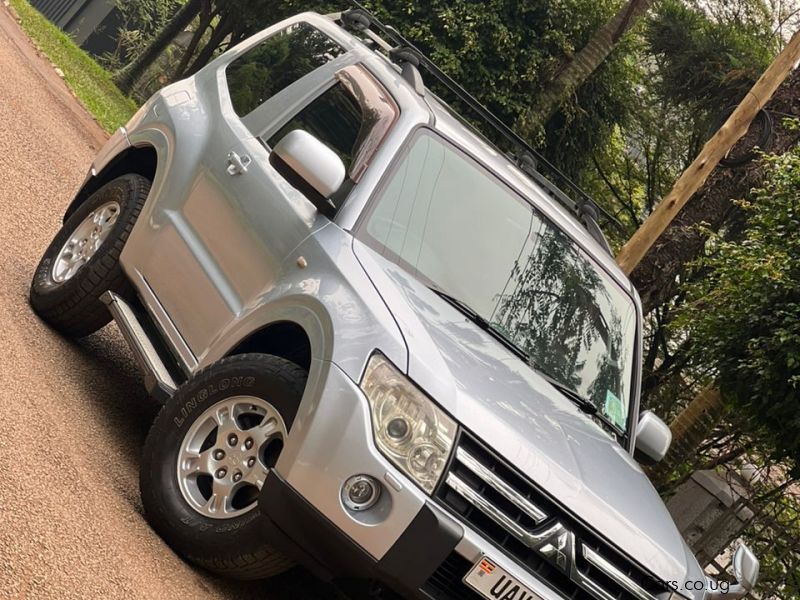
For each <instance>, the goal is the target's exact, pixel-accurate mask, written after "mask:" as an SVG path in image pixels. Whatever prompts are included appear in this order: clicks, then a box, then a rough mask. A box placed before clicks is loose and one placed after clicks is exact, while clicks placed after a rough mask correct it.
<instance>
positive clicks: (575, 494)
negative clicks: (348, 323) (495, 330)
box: [354, 241, 702, 582]
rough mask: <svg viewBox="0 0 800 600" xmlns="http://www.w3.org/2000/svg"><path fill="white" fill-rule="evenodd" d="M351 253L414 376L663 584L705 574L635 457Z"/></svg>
mask: <svg viewBox="0 0 800 600" xmlns="http://www.w3.org/2000/svg"><path fill="white" fill-rule="evenodd" d="M354 251H355V252H356V255H357V256H358V258H359V262H361V264H362V266H363V267H364V269H365V270H366V271H367V274H368V275H369V277H370V279H371V280H372V281H373V283H374V284H375V286H376V288H377V289H378V291H379V292H380V294H381V296H382V297H383V299H384V301H385V302H386V304H387V306H388V307H389V310H390V311H391V312H392V314H393V315H394V317H395V319H396V321H397V324H398V326H399V328H400V330H401V332H402V335H403V337H404V338H405V341H406V344H407V346H408V376H409V377H410V378H411V379H412V380H413V381H414V382H415V383H416V384H417V385H419V386H420V387H421V388H422V389H424V390H425V391H426V392H427V393H428V394H429V395H430V396H431V397H432V398H434V399H435V400H436V402H437V403H439V404H440V405H441V406H442V407H443V408H445V409H446V410H447V411H448V412H449V413H450V414H452V415H454V416H455V417H456V419H457V420H458V421H459V422H460V424H461V425H462V426H464V427H465V428H466V429H468V430H470V431H471V432H472V433H473V434H475V435H476V436H477V437H478V438H480V439H481V440H483V441H484V443H486V444H487V445H489V446H490V447H492V448H493V449H494V450H495V451H496V452H497V453H499V454H500V455H501V456H503V457H504V458H505V459H506V460H507V461H509V462H510V463H511V464H513V465H514V466H516V467H517V469H519V470H520V471H521V472H522V473H524V474H525V475H526V476H527V477H529V478H530V479H531V480H532V481H533V482H535V483H536V484H537V485H538V486H539V487H541V488H542V489H543V490H546V492H548V493H549V494H550V495H551V496H552V497H553V498H554V499H556V500H557V501H558V502H559V503H560V504H561V505H562V506H563V507H564V508H565V509H567V510H568V511H569V512H571V513H572V514H573V515H574V516H575V517H576V518H577V519H579V520H580V521H582V522H584V523H585V524H586V525H587V526H588V527H589V528H591V529H593V530H594V531H596V532H597V533H598V534H600V535H601V536H603V537H604V538H605V539H607V540H608V541H609V542H610V543H612V544H613V545H615V546H616V547H617V548H619V549H620V550H622V551H623V552H624V553H626V554H627V555H628V556H629V557H632V558H633V559H634V560H635V561H636V562H638V563H639V564H640V565H641V566H642V567H644V568H645V569H647V570H649V571H650V572H651V573H653V574H654V575H656V576H657V577H659V578H661V579H662V580H664V581H675V582H684V581H686V580H687V579H688V578H695V577H702V571H701V570H700V567H699V565H698V564H697V561H696V560H695V559H694V557H692V556H691V554H689V553H687V550H686V546H685V544H684V541H683V539H682V537H681V535H680V533H679V532H678V530H677V528H676V526H675V523H674V521H673V520H672V517H671V516H670V515H669V513H668V512H667V509H666V507H665V506H664V503H663V502H662V500H661V498H660V497H659V496H658V494H657V493H656V491H655V489H654V488H653V486H652V484H651V483H650V481H649V480H648V478H647V476H646V475H645V474H644V473H643V472H642V470H641V468H640V467H639V465H638V464H637V463H636V461H634V460H633V458H632V457H631V456H630V455H629V454H628V453H627V452H626V451H625V450H624V449H623V448H622V447H620V446H619V444H617V443H616V442H615V441H614V440H612V439H611V437H610V436H609V435H608V434H607V433H606V432H605V431H604V430H603V429H602V428H601V427H600V426H599V425H597V424H596V423H595V422H594V421H593V420H592V419H590V418H589V417H588V416H587V415H585V414H584V413H582V412H581V411H580V410H579V409H578V408H577V406H576V405H575V404H574V403H573V402H571V401H570V400H569V399H567V398H566V397H565V396H564V395H563V394H561V393H560V392H559V391H558V390H556V388H554V387H553V386H552V385H550V384H549V383H548V382H547V381H546V380H545V379H543V378H542V377H541V376H539V375H538V374H537V373H536V372H535V371H534V370H533V369H531V368H530V367H529V366H528V365H526V364H525V363H524V362H523V361H521V360H520V359H519V358H518V357H517V356H516V355H514V354H513V353H511V352H509V351H508V349H507V348H505V347H504V346H503V345H502V344H500V343H499V342H497V341H496V340H495V339H494V338H493V337H491V336H490V335H488V334H487V333H486V332H484V331H483V330H481V329H480V328H479V327H477V326H475V325H474V324H473V323H472V322H471V321H470V320H468V319H466V318H465V316H464V315H463V314H462V313H461V312H460V311H458V310H456V309H455V308H453V307H452V306H451V305H450V304H449V303H447V302H445V301H444V300H442V299H441V298H439V297H438V296H437V295H436V294H435V293H433V292H431V291H430V290H429V289H428V288H427V287H425V286H424V285H422V284H421V283H420V282H419V281H417V280H416V279H415V278H414V277H412V276H411V275H409V274H408V272H406V271H405V270H403V269H401V268H400V267H398V266H396V265H394V264H393V263H391V262H389V261H387V260H385V259H383V258H382V257H381V256H379V255H378V254H377V253H375V252H373V251H372V250H371V249H369V248H368V247H367V246H364V245H363V244H361V243H360V242H358V241H356V242H355V245H354Z"/></svg>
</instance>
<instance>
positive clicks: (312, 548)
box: [259, 471, 463, 598]
mask: <svg viewBox="0 0 800 600" xmlns="http://www.w3.org/2000/svg"><path fill="white" fill-rule="evenodd" d="M259 506H260V509H261V514H262V517H263V518H262V523H263V526H264V528H265V533H266V535H267V538H268V539H269V540H270V542H271V543H272V545H274V546H275V548H276V549H277V550H279V551H281V552H282V553H283V554H285V555H286V556H288V557H290V558H292V559H293V560H295V561H297V562H299V563H300V564H303V565H304V566H306V567H307V568H309V569H310V570H312V571H313V572H314V573H315V574H316V575H317V576H319V577H321V578H323V579H331V578H336V579H361V580H378V581H382V582H385V583H386V584H387V585H388V586H389V587H390V588H391V589H393V590H395V591H397V592H400V593H402V594H403V597H404V598H430V597H431V596H429V595H426V594H425V593H424V592H423V588H425V586H426V584H427V582H428V581H429V580H430V579H431V577H432V576H433V575H434V572H435V571H436V570H437V569H438V568H439V566H440V565H441V564H443V563H444V562H445V561H446V560H447V559H448V557H449V556H450V555H451V554H452V553H453V551H454V549H455V547H456V545H457V544H458V543H459V541H460V540H461V538H462V536H463V529H462V528H461V527H460V526H459V525H458V524H457V523H456V522H455V521H454V520H453V519H452V518H450V517H449V516H447V515H445V514H444V513H443V512H442V511H441V510H440V509H438V508H437V507H436V506H434V505H433V504H430V503H428V504H426V505H425V506H423V507H422V509H421V510H420V511H419V513H417V516H416V517H414V519H413V520H412V521H411V524H410V525H409V526H408V528H407V529H406V530H405V532H403V534H402V535H401V536H400V539H398V540H397V542H395V544H394V546H392V548H391V549H390V550H389V552H387V553H386V554H385V555H384V556H383V557H382V558H380V559H376V558H375V557H373V556H371V555H370V554H369V553H368V552H366V551H365V550H364V549H363V548H362V547H360V546H359V545H358V544H356V543H355V542H354V541H353V540H352V539H350V538H349V537H348V536H347V535H345V534H344V533H343V532H342V531H341V530H340V529H338V528H337V527H336V526H335V525H334V524H333V523H331V522H330V521H329V520H328V519H326V518H325V517H324V516H323V515H322V514H320V512H319V511H318V510H316V509H315V508H314V507H313V506H312V505H311V504H309V503H308V502H307V501H306V500H305V499H304V498H303V497H302V496H301V495H300V494H298V493H297V492H296V491H295V490H293V489H292V488H291V487H290V486H289V485H288V484H287V483H286V482H285V481H284V480H283V479H282V478H281V477H280V475H278V474H277V473H275V472H274V471H273V472H271V473H270V474H269V476H268V477H267V481H266V483H265V484H264V487H263V488H262V490H261V498H260V503H259ZM459 597H460V596H459Z"/></svg>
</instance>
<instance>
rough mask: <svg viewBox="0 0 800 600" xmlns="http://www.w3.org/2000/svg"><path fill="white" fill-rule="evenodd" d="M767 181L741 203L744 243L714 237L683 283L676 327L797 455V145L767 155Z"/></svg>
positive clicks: (772, 436)
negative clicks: (694, 275) (693, 275)
mask: <svg viewBox="0 0 800 600" xmlns="http://www.w3.org/2000/svg"><path fill="white" fill-rule="evenodd" d="M765 160H766V162H767V165H768V168H769V177H768V179H767V181H766V183H765V185H764V187H763V188H762V189H759V190H757V191H756V193H755V195H754V199H753V201H752V202H746V203H743V205H744V208H745V209H746V211H747V214H748V219H747V229H746V231H745V234H744V238H743V239H742V240H741V241H726V240H725V239H724V236H722V235H718V234H714V235H713V238H712V244H713V252H712V253H711V254H710V255H709V256H708V257H707V258H704V259H702V260H701V261H699V262H698V263H697V265H696V269H697V270H699V271H700V272H701V273H702V278H700V279H697V280H696V281H694V282H693V283H692V284H691V285H690V286H687V290H686V291H687V293H688V297H689V302H688V303H687V304H686V306H685V308H684V309H683V310H682V311H681V318H680V320H679V321H678V325H679V326H680V327H681V328H682V329H683V330H684V331H686V332H687V333H688V334H689V335H690V336H691V337H692V339H693V342H694V355H695V357H696V360H698V361H702V362H703V363H705V364H706V365H711V366H713V367H714V369H715V372H716V376H717V380H718V383H719V385H720V388H721V390H722V391H723V393H724V395H725V397H726V398H727V399H728V400H729V401H730V402H731V403H733V404H734V405H735V406H736V407H737V409H738V410H740V411H742V412H743V413H744V414H745V415H746V416H747V417H748V419H749V421H750V423H749V424H750V426H751V428H752V430H753V431H758V432H760V433H762V434H763V436H764V437H765V438H766V439H768V440H769V441H770V442H771V446H772V447H773V448H774V453H773V458H775V459H776V460H780V459H785V458H789V459H792V460H796V459H797V458H798V457H800V262H798V257H800V235H798V231H800V196H798V189H800V149H798V148H795V149H793V150H792V151H790V152H788V153H786V154H785V155H783V156H780V157H769V158H766V159H765Z"/></svg>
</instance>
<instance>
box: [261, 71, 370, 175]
mask: <svg viewBox="0 0 800 600" xmlns="http://www.w3.org/2000/svg"><path fill="white" fill-rule="evenodd" d="M362 121H363V118H362V112H361V106H359V104H358V101H357V100H356V99H355V98H354V97H353V96H352V95H351V94H350V93H349V92H348V91H347V90H346V89H345V88H344V86H343V85H342V84H341V83H337V84H336V85H334V86H333V87H332V88H330V89H328V90H327V91H326V92H323V93H322V95H320V96H318V97H317V98H316V99H315V100H313V101H312V102H311V104H309V105H307V106H306V107H305V108H304V109H303V110H301V111H300V112H299V113H297V114H296V115H295V116H294V117H293V118H292V119H291V120H290V121H289V122H288V123H286V124H285V125H284V126H283V127H281V128H280V129H279V130H278V131H277V132H275V134H273V136H272V137H270V138H269V139H268V140H267V144H269V146H270V147H274V146H275V145H276V144H277V143H278V142H279V141H280V140H281V139H282V138H283V136H285V135H286V134H287V133H289V132H290V131H293V130H295V129H303V130H305V131H307V132H308V133H310V134H311V135H313V136H314V137H315V138H317V139H318V140H319V141H321V142H323V143H324V144H325V145H326V146H328V147H329V148H330V149H331V150H333V151H334V152H336V154H338V155H339V158H341V159H342V162H343V163H344V166H345V168H346V169H347V172H348V173H350V172H351V167H352V164H353V157H354V155H355V150H356V141H357V140H358V134H359V131H360V130H361V127H362Z"/></svg>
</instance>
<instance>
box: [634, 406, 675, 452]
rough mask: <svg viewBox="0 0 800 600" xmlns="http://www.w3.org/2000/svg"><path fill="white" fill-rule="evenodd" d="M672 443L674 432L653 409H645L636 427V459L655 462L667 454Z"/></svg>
mask: <svg viewBox="0 0 800 600" xmlns="http://www.w3.org/2000/svg"><path fill="white" fill-rule="evenodd" d="M671 443H672V432H671V431H670V430H669V427H668V426H667V424H666V423H664V421H662V420H661V419H659V418H658V417H657V416H656V414H655V413H654V412H653V411H650V410H646V411H644V412H643V413H642V414H641V415H640V416H639V425H638V427H637V429H636V448H635V449H636V452H635V457H636V459H637V460H638V461H639V462H642V463H645V464H655V463H657V462H658V461H660V460H661V459H662V458H664V457H665V456H666V455H667V450H669V445H670V444H671Z"/></svg>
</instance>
